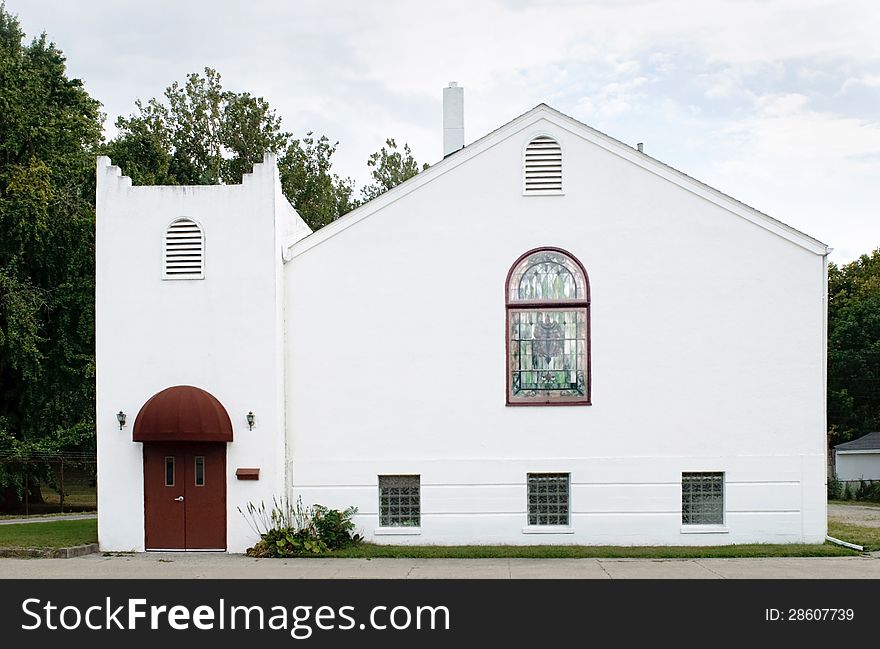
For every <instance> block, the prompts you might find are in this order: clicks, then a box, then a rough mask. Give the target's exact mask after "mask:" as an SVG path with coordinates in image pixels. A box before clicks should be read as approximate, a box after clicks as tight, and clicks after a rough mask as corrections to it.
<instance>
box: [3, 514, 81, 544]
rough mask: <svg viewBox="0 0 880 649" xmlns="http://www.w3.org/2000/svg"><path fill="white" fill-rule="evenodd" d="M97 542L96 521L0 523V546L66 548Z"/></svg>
mask: <svg viewBox="0 0 880 649" xmlns="http://www.w3.org/2000/svg"><path fill="white" fill-rule="evenodd" d="M97 542H98V521H96V520H95V519H94V518H92V519H87V520H81V521H52V522H51V523H20V524H17V525H0V547H4V548H66V547H70V546H72V545H83V544H85V543H97Z"/></svg>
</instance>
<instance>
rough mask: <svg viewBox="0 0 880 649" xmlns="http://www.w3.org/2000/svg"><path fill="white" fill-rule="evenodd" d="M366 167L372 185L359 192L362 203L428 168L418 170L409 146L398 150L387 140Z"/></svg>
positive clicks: (405, 145) (426, 166)
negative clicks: (368, 169)
mask: <svg viewBox="0 0 880 649" xmlns="http://www.w3.org/2000/svg"><path fill="white" fill-rule="evenodd" d="M367 166H368V167H371V171H370V176H372V178H373V184H371V185H367V186H366V187H364V188H363V189H362V190H361V196H362V197H363V200H364V202H366V201H370V200H372V199H374V198H376V197H377V196H381V195H382V194H384V193H385V192H387V191H388V190H389V189H391V188H393V187H397V185H399V184H400V183H402V182H404V181H405V180H409V179H410V178H412V177H413V176H415V175H416V174H417V173H419V172H420V171H424V170H425V169H427V168H428V165H427V164H424V165H422V166H421V168H419V163H418V162H416V160H415V158H413V155H412V151H410V148H409V144H406V143H404V145H403V151H400V150H398V148H397V143H396V142H395V141H394V140H393V139H391V138H388V139H387V140H385V146H383V147H382V148H381V149H379V151H377V152H376V153H374V154H373V155H371V156H370V159H369V160H367Z"/></svg>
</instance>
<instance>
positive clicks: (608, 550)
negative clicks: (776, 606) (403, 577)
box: [320, 543, 858, 559]
mask: <svg viewBox="0 0 880 649" xmlns="http://www.w3.org/2000/svg"><path fill="white" fill-rule="evenodd" d="M857 554H858V552H856V551H854V550H849V549H847V548H843V547H840V546H839V545H833V544H831V543H825V544H822V545H718V546H708V547H696V546H683V547H673V546H646V547H628V546H605V545H596V546H590V545H453V546H440V545H413V546H402V545H374V544H372V543H363V544H361V545H359V546H357V547H354V548H350V549H348V550H337V551H335V552H331V553H330V554H329V555H320V556H332V557H350V558H368V559H378V558H387V559H404V558H405V559H441V558H447V559H515V558H528V559H586V558H603V559H610V558H632V559H700V558H716V557H841V556H854V555H857Z"/></svg>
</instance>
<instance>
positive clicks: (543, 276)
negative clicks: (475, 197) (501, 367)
mask: <svg viewBox="0 0 880 649" xmlns="http://www.w3.org/2000/svg"><path fill="white" fill-rule="evenodd" d="M589 295H590V290H589V283H588V281H587V274H586V272H585V271H584V269H583V267H582V266H581V264H580V262H578V261H577V260H576V259H575V258H574V257H572V256H571V255H569V254H568V253H566V252H564V251H562V250H560V249H558V248H541V249H538V250H534V251H531V252H529V253H526V254H525V255H523V256H522V257H520V259H519V260H517V262H516V263H515V264H514V266H513V268H512V269H511V270H510V273H509V275H508V278H507V350H508V372H507V373H508V394H507V402H508V403H509V404H511V405H523V404H535V405H553V404H559V403H569V404H570V403H582V404H589V403H590V368H589V362H590V353H589V344H590V298H589Z"/></svg>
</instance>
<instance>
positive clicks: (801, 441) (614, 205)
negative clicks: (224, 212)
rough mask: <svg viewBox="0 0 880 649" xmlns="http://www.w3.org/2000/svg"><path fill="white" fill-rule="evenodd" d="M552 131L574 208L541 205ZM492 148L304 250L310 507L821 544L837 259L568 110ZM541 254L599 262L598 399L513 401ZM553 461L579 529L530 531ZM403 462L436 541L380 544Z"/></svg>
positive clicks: (557, 538)
mask: <svg viewBox="0 0 880 649" xmlns="http://www.w3.org/2000/svg"><path fill="white" fill-rule="evenodd" d="M538 133H547V134H550V135H552V136H553V137H555V138H557V139H558V140H559V142H560V143H561V144H562V147H563V150H564V186H565V195H564V196H543V197H535V196H529V197H525V196H523V195H522V193H521V188H522V179H521V152H522V148H523V147H524V146H525V144H526V143H527V142H528V141H529V140H530V139H531V137H533V136H534V135H535V134H538ZM477 151H478V152H477V153H475V154H472V153H470V152H469V149H465V150H464V151H463V152H460V153H458V154H456V155H457V156H464V157H463V158H461V159H462V160H464V162H462V163H461V164H453V162H452V161H453V160H455V156H453V158H450V159H448V160H447V161H445V162H444V163H441V164H443V165H444V167H443V169H444V170H445V171H444V172H442V173H434V174H433V175H432V176H430V178H431V180H430V181H429V182H427V183H423V184H422V185H421V186H420V187H419V188H418V190H417V191H414V192H412V193H406V192H404V191H397V192H395V193H394V194H393V195H390V196H389V197H385V198H384V199H378V201H380V202H377V203H376V205H381V206H382V207H381V209H379V210H378V211H376V212H375V213H373V214H372V215H370V216H368V217H367V218H364V219H362V220H358V221H357V222H355V223H354V224H353V225H350V226H349V227H346V226H347V223H346V222H344V221H343V222H340V223H337V224H335V225H332V226H330V227H329V228H328V229H327V232H323V231H322V232H319V233H316V234H315V235H312V237H310V238H308V239H305V240H304V241H302V242H300V243H299V244H297V245H296V246H294V247H293V248H292V249H291V250H290V251H289V253H288V255H289V256H290V257H291V261H289V262H288V263H287V264H286V265H285V267H284V273H285V291H286V298H285V300H286V306H287V317H286V321H285V329H286V336H287V345H286V371H287V388H286V395H287V417H288V437H287V445H288V449H289V453H290V455H289V459H290V466H289V471H290V475H291V478H292V483H293V486H294V491H295V494H297V495H301V496H302V498H303V500H304V502H305V503H306V504H311V503H321V504H324V505H328V506H335V507H345V506H348V505H356V506H357V507H358V508H359V510H360V515H359V516H358V519H357V522H358V524H359V526H360V527H361V529H362V530H363V531H364V532H365V534H366V536H367V537H368V538H369V539H371V540H375V541H377V542H391V543H420V544H423V543H439V544H444V543H522V544H534V543H589V544H719V543H745V542H801V541H803V542H814V543H819V542H822V541H823V540H824V536H825V527H826V522H825V491H824V480H825V412H824V406H825V394H824V316H823V314H824V310H825V303H824V300H825V284H824V273H825V259H824V257H823V256H822V255H821V254H817V253H816V252H815V251H810V250H806V249H805V248H803V247H801V246H800V245H797V244H795V243H793V242H792V241H790V240H786V239H785V238H783V237H782V236H779V235H778V234H775V233H773V232H770V231H768V230H767V229H765V228H763V227H760V226H758V225H756V224H755V223H752V222H749V221H748V220H746V219H745V218H742V217H741V216H738V215H735V214H733V213H732V212H730V211H728V210H727V209H725V208H723V207H720V206H719V205H717V204H716V203H713V202H711V201H710V200H707V199H706V198H704V197H701V196H698V195H696V194H695V193H693V192H691V191H688V190H687V189H684V188H682V187H681V186H679V185H677V184H674V183H673V182H670V181H669V180H668V179H666V178H663V177H661V175H658V174H656V173H652V172H651V171H647V170H646V169H644V168H642V167H640V166H638V165H637V164H635V163H634V162H633V161H632V159H631V157H624V156H621V155H617V154H615V153H612V152H609V151H607V150H604V149H603V148H601V147H600V146H597V145H596V144H595V143H593V142H591V141H588V140H587V139H585V138H584V137H581V135H579V134H578V133H576V132H575V131H574V130H572V128H570V127H569V126H568V125H567V124H566V123H565V122H563V121H561V120H558V119H554V118H552V117H551V116H543V117H540V116H539V118H536V120H533V121H531V123H523V124H520V125H519V126H518V130H517V131H516V132H514V133H512V134H511V136H510V137H509V138H508V139H502V140H501V141H499V142H497V143H494V145H493V146H490V147H483V148H482V149H480V148H479V147H478V148H477ZM633 155H637V154H635V153H633ZM439 171H440V169H437V170H435V172H439ZM426 178H427V176H426ZM417 182H421V181H419V180H416V181H411V183H417ZM402 189H403V188H402V187H401V188H399V190H402ZM355 220H356V219H351V218H350V219H349V222H353V221H355ZM314 242H318V243H316V244H315V243H314ZM538 246H559V247H562V248H564V249H566V250H568V251H570V252H571V253H573V254H574V255H575V256H576V257H577V258H578V259H579V260H580V261H581V262H582V263H583V264H584V265H585V267H586V269H587V272H588V273H589V278H590V282H591V290H592V378H593V389H592V401H593V405H591V406H581V407H515V408H514V407H507V406H505V389H506V358H505V309H504V281H505V276H506V274H507V272H508V270H509V269H510V266H511V264H513V262H514V260H516V258H517V257H518V256H519V255H521V254H522V253H523V252H525V251H527V250H530V249H532V248H535V247H538ZM113 407H115V406H112V407H110V410H112V408H113ZM108 412H109V410H108ZM544 471H561V472H570V473H571V482H572V494H571V507H572V512H573V513H572V525H571V527H572V533H570V534H548V535H532V534H525V533H524V531H523V528H524V526H525V524H526V484H525V483H526V473H527V472H544ZM683 471H724V472H725V479H726V485H725V505H726V513H725V529H724V530H721V531H718V532H716V533H708V534H685V533H683V530H682V526H681V514H680V507H681V496H680V489H681V487H680V479H681V473H682V472H683ZM397 473H416V474H420V475H421V484H422V490H421V496H422V510H421V511H422V514H421V517H422V518H421V520H422V525H421V533H420V535H418V536H374V531H375V529H376V527H377V524H378V517H377V508H378V503H377V500H378V498H377V476H378V475H381V474H397Z"/></svg>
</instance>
